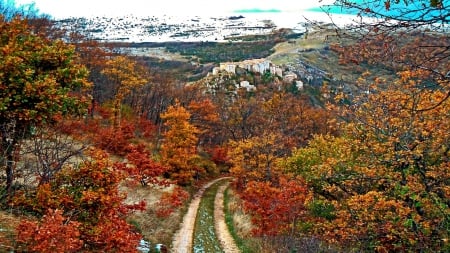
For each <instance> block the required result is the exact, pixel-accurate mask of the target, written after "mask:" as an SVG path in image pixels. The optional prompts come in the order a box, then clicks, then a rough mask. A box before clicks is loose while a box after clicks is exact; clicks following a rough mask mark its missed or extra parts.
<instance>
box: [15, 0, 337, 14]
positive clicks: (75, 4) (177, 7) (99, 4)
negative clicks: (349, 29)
mask: <svg viewBox="0 0 450 253" xmlns="http://www.w3.org/2000/svg"><path fill="white" fill-rule="evenodd" d="M31 2H35V3H36V7H37V8H38V9H39V10H40V11H41V12H42V13H47V14H50V15H52V16H53V17H55V18H64V17H70V16H103V15H108V16H111V15H114V16H116V15H128V14H134V15H146V16H152V15H162V14H168V15H183V14H185V15H214V14H218V13H226V12H231V11H232V10H237V9H254V8H258V9H279V10H282V11H292V12H295V11H301V10H304V9H308V8H310V7H314V6H319V5H323V4H324V3H330V2H333V0H324V1H322V2H320V3H319V0H223V1H219V0H157V1H155V0H126V1H118V0H16V3H17V4H28V3H31Z"/></svg>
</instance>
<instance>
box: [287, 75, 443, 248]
mask: <svg viewBox="0 0 450 253" xmlns="http://www.w3.org/2000/svg"><path fill="white" fill-rule="evenodd" d="M429 75H430V73H429V72H428V71H426V70H421V71H404V72H400V73H399V77H398V79H397V80H396V81H395V82H393V83H390V84H389V86H388V88H386V86H385V85H381V84H380V82H383V81H382V80H381V79H377V80H375V81H374V83H373V84H372V86H373V87H379V86H382V87H384V88H383V89H380V90H377V91H376V92H374V93H371V94H365V95H360V96H358V97H356V98H353V100H352V101H353V103H352V104H350V105H346V106H339V107H336V109H337V110H338V111H339V114H340V115H341V117H343V118H345V119H346V120H347V122H346V123H343V125H342V130H343V133H344V136H345V137H343V139H341V138H338V139H333V138H326V139H323V138H322V137H316V138H315V139H314V141H313V142H311V143H310V145H309V146H308V147H307V148H304V149H299V150H297V151H295V152H294V155H293V158H292V160H291V165H292V166H291V168H293V170H292V169H291V170H290V171H291V172H292V171H295V172H296V173H299V174H300V175H302V176H303V177H304V178H305V179H306V181H307V182H308V183H309V184H310V186H311V187H313V189H314V192H315V193H316V194H317V195H316V196H317V201H318V202H317V203H322V204H320V206H325V207H328V208H329V210H330V211H329V212H328V213H325V214H322V215H320V214H319V215H318V216H319V217H321V218H325V219H323V221H324V223H323V224H324V226H323V227H321V228H322V229H323V230H320V232H319V234H323V235H327V236H330V237H331V238H332V239H331V240H335V241H341V242H347V243H348V244H349V245H359V247H361V248H364V249H370V250H376V251H381V252H385V251H407V250H413V251H421V250H425V251H426V250H431V251H446V250H448V248H449V243H448V241H446V239H445V238H448V236H449V234H448V231H449V229H448V228H449V224H450V223H449V221H450V220H449V217H450V213H449V210H450V203H449V202H448V199H449V196H450V195H449V194H450V191H449V190H450V188H449V187H448V185H449V183H450V174H449V173H448V172H449V163H448V157H449V150H450V149H449V142H448V139H449V138H450V136H449V133H450V131H449V130H450V129H449V128H448V126H449V125H450V122H449V117H448V108H449V100H448V99H445V97H446V96H447V94H446V91H445V90H444V89H424V86H427V85H428V84H430V82H431V81H430V78H429ZM442 82H445V80H443V81H442ZM438 85H441V84H440V83H438ZM443 86H445V85H443ZM437 101H439V103H436V102H437ZM288 167H289V166H288ZM392 210H396V211H395V212H393V211H392ZM369 211H370V212H369ZM368 212H369V213H370V214H369V213H368ZM338 224H339V225H338ZM362 225H363V226H362ZM336 226H339V229H338V228H337V227H336ZM319 227H320V226H316V228H319ZM355 227H360V228H361V227H364V229H354V228H355ZM318 231H319V230H318Z"/></svg>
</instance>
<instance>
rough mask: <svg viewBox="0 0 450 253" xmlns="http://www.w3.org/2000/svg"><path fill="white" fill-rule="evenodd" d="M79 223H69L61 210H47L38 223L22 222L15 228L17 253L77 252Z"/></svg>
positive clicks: (81, 243) (79, 243) (79, 247)
mask: <svg viewBox="0 0 450 253" xmlns="http://www.w3.org/2000/svg"><path fill="white" fill-rule="evenodd" d="M79 226H80V223H79V222H76V221H69V219H67V218H65V217H64V216H63V215H62V211H61V210H52V209H49V210H48V211H47V214H46V215H44V217H43V219H42V221H41V222H40V223H38V222H35V221H27V220H25V221H22V222H21V223H20V224H19V226H18V227H17V230H18V235H17V243H18V244H19V248H18V250H19V251H25V252H56V253H58V252H61V253H66V252H77V251H78V250H79V249H81V247H82V245H83V241H82V240H81V239H80V231H79V230H78V227H79Z"/></svg>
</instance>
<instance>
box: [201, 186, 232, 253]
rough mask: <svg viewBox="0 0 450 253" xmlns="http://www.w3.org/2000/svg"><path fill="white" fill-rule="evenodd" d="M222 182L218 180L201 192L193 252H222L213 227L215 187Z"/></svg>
mask: <svg viewBox="0 0 450 253" xmlns="http://www.w3.org/2000/svg"><path fill="white" fill-rule="evenodd" d="M223 183H224V181H219V182H217V183H215V184H213V185H212V186H210V187H209V188H208V189H206V190H205V192H204V193H203V197H202V200H201V201H200V205H199V208H198V211H197V218H196V221H195V229H194V243H193V248H194V253H203V252H223V250H222V248H221V246H220V243H219V240H218V238H217V235H216V232H215V229H214V200H215V197H216V193H217V189H218V188H219V186H220V185H221V184H223Z"/></svg>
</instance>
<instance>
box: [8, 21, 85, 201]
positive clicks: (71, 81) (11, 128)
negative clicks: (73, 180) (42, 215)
mask: <svg viewBox="0 0 450 253" xmlns="http://www.w3.org/2000/svg"><path fill="white" fill-rule="evenodd" d="M0 34H1V37H2V40H1V41H0V49H1V52H2V57H0V136H1V142H0V149H1V150H0V151H1V156H0V161H1V166H2V167H3V168H5V174H6V192H8V193H9V192H10V190H11V187H12V184H13V181H14V162H15V159H16V158H15V157H14V152H15V150H17V149H18V146H19V145H20V141H21V140H22V139H24V138H26V137H27V136H28V135H29V134H30V132H32V131H33V129H34V128H37V127H40V126H41V125H49V124H52V123H54V122H56V121H57V120H58V119H59V118H61V117H62V116H65V115H74V114H76V115H81V114H84V113H86V105H87V98H86V97H85V96H83V94H84V93H83V92H82V90H83V89H85V88H87V87H89V84H88V82H87V80H86V77H87V73H88V72H87V70H86V69H85V68H84V67H83V66H81V65H79V64H77V63H76V55H75V53H74V48H73V47H72V46H69V45H66V44H65V43H64V42H62V41H61V40H56V41H49V40H47V39H45V38H42V37H39V36H36V35H34V34H33V33H32V32H31V31H30V29H29V28H28V26H27V24H26V21H24V20H21V19H20V18H14V19H13V20H11V21H10V22H7V21H5V20H4V19H3V18H0Z"/></svg>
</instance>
